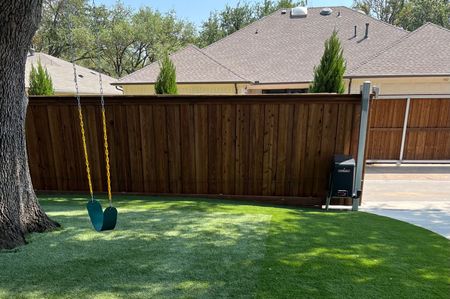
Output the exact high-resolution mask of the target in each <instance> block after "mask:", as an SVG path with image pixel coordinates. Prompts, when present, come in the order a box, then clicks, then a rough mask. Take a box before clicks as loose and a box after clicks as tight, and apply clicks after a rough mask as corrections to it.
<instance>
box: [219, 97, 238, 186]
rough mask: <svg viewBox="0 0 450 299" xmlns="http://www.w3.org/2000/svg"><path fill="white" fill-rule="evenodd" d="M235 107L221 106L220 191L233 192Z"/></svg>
mask: <svg viewBox="0 0 450 299" xmlns="http://www.w3.org/2000/svg"><path fill="white" fill-rule="evenodd" d="M235 143H236V107H235V105H224V106H222V165H223V166H222V177H223V180H222V193H224V194H235V167H236V164H235V159H236V144H235Z"/></svg>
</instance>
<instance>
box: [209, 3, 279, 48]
mask: <svg viewBox="0 0 450 299" xmlns="http://www.w3.org/2000/svg"><path fill="white" fill-rule="evenodd" d="M284 9H286V8H280V9H277V10H276V11H274V12H273V13H271V14H268V15H267V16H264V17H262V18H261V19H259V20H256V21H254V22H251V23H249V24H247V25H245V26H244V27H242V28H240V29H239V30H236V31H234V32H233V33H231V34H228V35H227V36H225V37H224V38H221V39H219V40H216V41H215V42H213V43H212V44H209V45H207V46H206V47H204V48H203V49H202V50H206V49H208V48H209V47H211V46H213V45H215V44H217V43H218V42H221V41H224V40H227V39H228V38H230V37H231V36H234V35H235V34H236V33H238V32H239V31H242V30H244V29H247V28H250V27H252V26H255V24H257V23H260V22H262V21H263V20H265V19H267V18H268V17H271V16H273V15H275V14H276V13H277V12H279V11H282V10H284Z"/></svg>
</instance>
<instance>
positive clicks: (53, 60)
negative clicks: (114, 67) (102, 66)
mask: <svg viewBox="0 0 450 299" xmlns="http://www.w3.org/2000/svg"><path fill="white" fill-rule="evenodd" d="M38 61H41V64H42V66H43V67H45V68H47V70H48V72H49V74H50V76H51V78H52V81H53V86H54V88H55V92H56V93H70V94H75V92H76V91H75V83H74V80H73V68H72V63H70V62H68V61H65V60H62V59H60V58H57V57H53V56H51V55H48V54H44V53H40V52H35V53H34V54H33V55H28V57H27V62H26V66H25V78H26V81H25V87H26V88H28V87H29V78H30V72H31V66H32V65H34V66H35V67H36V66H37V64H38ZM77 73H78V87H79V91H80V93H81V94H100V87H99V86H100V85H99V82H98V73H97V72H96V71H93V70H91V69H88V68H85V67H82V66H79V65H77ZM102 81H103V92H104V94H109V95H113V94H122V92H121V91H119V90H117V89H116V88H115V87H114V86H112V85H111V83H112V82H114V81H116V79H114V78H112V77H110V76H107V75H105V74H102Z"/></svg>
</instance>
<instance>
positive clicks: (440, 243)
mask: <svg viewBox="0 0 450 299" xmlns="http://www.w3.org/2000/svg"><path fill="white" fill-rule="evenodd" d="M102 202H103V203H104V204H106V201H102ZM85 203H86V199H83V198H80V197H78V196H71V197H64V198H57V197H49V198H46V199H43V200H42V204H43V206H44V208H45V209H46V211H47V212H48V213H49V214H50V215H51V216H52V217H54V218H55V219H56V220H58V221H60V222H61V223H62V225H63V227H64V228H63V229H62V230H60V231H55V232H52V233H48V234H36V235H32V236H31V238H30V241H31V243H30V244H29V245H27V246H25V247H22V248H20V249H19V250H18V251H17V252H15V253H1V254H0V265H2V271H1V272H0V278H1V279H0V297H8V298H11V297H15V296H17V297H36V298H42V297H46V298H47V297H54V298H62V297H70V298H73V297H76V298H92V297H98V298H102V297H105V298H114V297H127V298H129V297H135V298H155V297H157V298H179V297H192V298H230V297H238V298H246V297H260V298H305V297H308V298H397V297H398V298H408V297H409V298H427V297H428V298H431V297H432V298H439V297H442V298H445V296H447V294H448V292H449V291H450V289H449V283H450V281H449V276H450V270H449V265H450V263H449V262H450V261H449V259H450V249H449V248H450V242H449V241H448V240H446V239H444V238H441V237H439V236H437V235H435V234H432V233H430V232H428V231H425V230H423V229H420V228H417V227H414V226H411V225H408V224H405V223H402V222H399V221H395V220H391V219H387V218H383V217H378V216H375V215H370V214H366V213H347V212H329V213H324V212H321V211H318V210H308V209H296V208H287V207H273V206H267V205H264V206H263V205H254V204H245V203H242V202H231V201H228V200H226V201H225V200H191V199H187V198H174V199H168V198H158V197H152V198H143V197H140V196H126V197H125V196H123V197H122V196H120V197H117V200H116V201H115V205H116V206H117V208H118V210H119V222H118V227H117V229H116V230H115V231H112V232H106V233H101V234H99V233H96V232H94V231H93V230H92V229H91V227H90V223H89V220H88V217H87V214H86V211H85V207H84V206H85Z"/></svg>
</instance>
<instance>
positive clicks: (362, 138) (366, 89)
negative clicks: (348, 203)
mask: <svg viewBox="0 0 450 299" xmlns="http://www.w3.org/2000/svg"><path fill="white" fill-rule="evenodd" d="M370 86H371V83H370V81H365V82H364V83H363V86H362V92H361V120H360V121H361V122H360V124H359V139H358V158H357V162H356V178H355V190H354V192H353V203H352V210H353V211H358V207H359V202H360V198H361V192H362V179H363V169H364V155H365V151H366V139H367V126H368V122H369V100H370Z"/></svg>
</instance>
